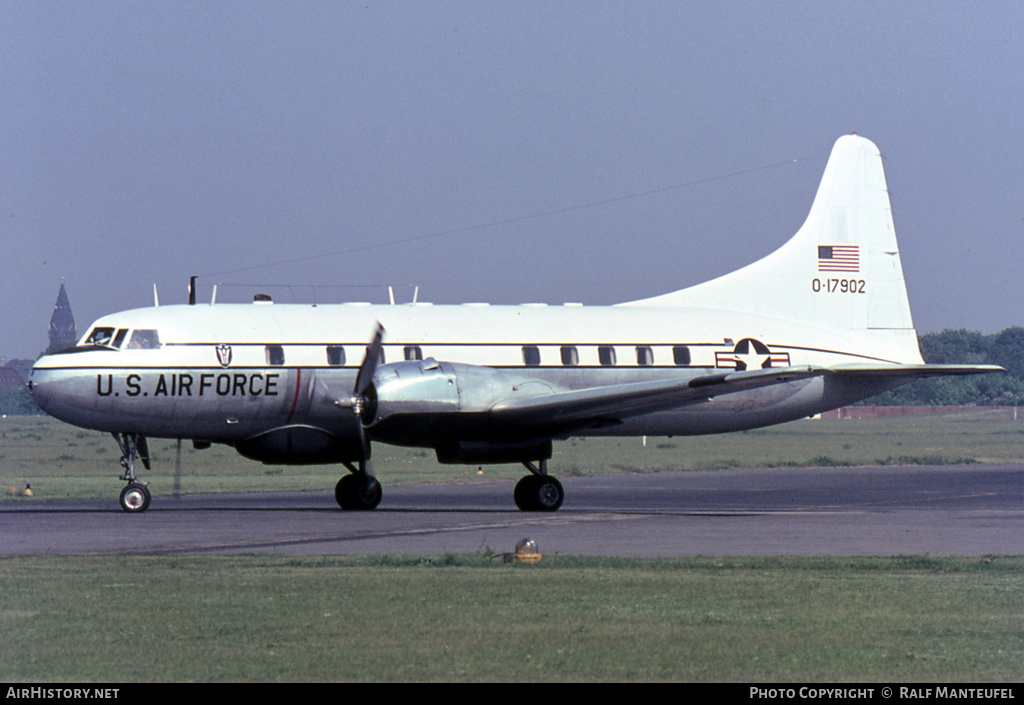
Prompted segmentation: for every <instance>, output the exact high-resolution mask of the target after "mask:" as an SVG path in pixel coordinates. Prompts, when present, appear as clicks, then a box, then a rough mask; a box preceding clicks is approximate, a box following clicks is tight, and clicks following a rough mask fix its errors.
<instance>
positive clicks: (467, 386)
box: [362, 359, 556, 448]
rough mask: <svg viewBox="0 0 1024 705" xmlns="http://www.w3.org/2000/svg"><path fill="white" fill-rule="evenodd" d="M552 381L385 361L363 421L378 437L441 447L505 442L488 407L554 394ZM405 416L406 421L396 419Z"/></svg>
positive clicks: (458, 367) (453, 365)
mask: <svg viewBox="0 0 1024 705" xmlns="http://www.w3.org/2000/svg"><path fill="white" fill-rule="evenodd" d="M555 391H556V388H555V387H553V386H552V385H550V384H548V383H547V382H542V381H540V380H537V379H534V378H530V377H524V376H522V375H520V374H519V373H517V372H508V371H505V370H495V369H493V368H490V367H481V366H478V365H464V364H459V363H449V362H438V361H437V360H434V359H428V360H411V361H407V362H396V363H391V364H388V365H382V366H381V367H380V368H379V369H378V370H377V372H376V373H375V374H374V376H373V384H372V385H371V386H370V389H369V390H368V392H367V400H366V407H365V409H364V411H363V416H362V418H363V423H364V424H365V425H366V426H367V429H368V430H369V431H370V436H371V438H373V439H374V440H383V441H386V442H390V443H398V444H401V445H415V446H422V447H433V448H437V447H440V446H441V445H444V444H447V443H450V442H452V441H453V440H479V441H503V440H513V439H509V438H507V434H508V429H507V428H506V429H503V430H502V431H501V432H502V433H503V434H505V436H506V437H504V438H498V437H492V436H491V435H490V433H491V429H490V428H489V423H488V418H487V415H486V414H487V412H488V411H489V410H490V409H491V407H492V406H494V405H495V404H496V403H497V402H499V401H503V400H506V399H510V398H512V397H516V396H537V395H546V394H551V393H553V392H555ZM397 417H401V419H402V422H401V423H391V421H393V420H394V419H396V418H397Z"/></svg>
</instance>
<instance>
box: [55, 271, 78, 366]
mask: <svg viewBox="0 0 1024 705" xmlns="http://www.w3.org/2000/svg"><path fill="white" fill-rule="evenodd" d="M77 341H78V333H77V332H75V317H74V316H73V315H71V302H70V301H68V292H67V291H66V290H65V289H64V282H63V281H61V283H60V292H58V293H57V303H56V304H54V307H53V315H52V316H50V347H49V351H54V350H59V349H61V348H67V347H70V346H72V345H74V344H75V343H76V342H77Z"/></svg>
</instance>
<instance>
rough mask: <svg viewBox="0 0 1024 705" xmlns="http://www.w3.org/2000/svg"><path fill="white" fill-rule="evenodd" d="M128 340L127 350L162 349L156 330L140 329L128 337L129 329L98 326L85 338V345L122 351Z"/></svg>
mask: <svg viewBox="0 0 1024 705" xmlns="http://www.w3.org/2000/svg"><path fill="white" fill-rule="evenodd" d="M125 338H128V345H127V346H126V348H125V349H127V350H155V349H157V348H159V347H160V336H159V335H158V334H157V332H156V331H155V330H147V329H138V330H134V331H132V334H131V336H130V337H129V336H128V329H127V328H108V327H105V326H97V327H96V328H93V329H92V331H91V332H90V333H89V335H88V336H87V337H86V338H85V341H84V343H83V344H84V345H87V346H99V347H104V348H112V349H114V350H120V349H121V346H122V345H124V341H125Z"/></svg>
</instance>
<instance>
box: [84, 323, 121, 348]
mask: <svg viewBox="0 0 1024 705" xmlns="http://www.w3.org/2000/svg"><path fill="white" fill-rule="evenodd" d="M113 339H114V329H113V328H93V329H92V332H91V333H89V337H88V338H86V339H85V344H86V345H103V346H105V347H110V344H111V341H112V340H113Z"/></svg>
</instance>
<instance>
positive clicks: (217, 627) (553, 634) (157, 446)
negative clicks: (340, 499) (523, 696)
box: [0, 412, 1024, 683]
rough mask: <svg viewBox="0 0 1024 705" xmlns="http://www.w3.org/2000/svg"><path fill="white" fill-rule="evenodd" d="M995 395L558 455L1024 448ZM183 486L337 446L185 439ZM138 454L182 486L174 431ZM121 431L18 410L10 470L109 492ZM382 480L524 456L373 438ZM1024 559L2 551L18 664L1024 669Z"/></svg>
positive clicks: (45, 668)
mask: <svg viewBox="0 0 1024 705" xmlns="http://www.w3.org/2000/svg"><path fill="white" fill-rule="evenodd" d="M1022 440H1024V426H1022V425H1019V424H1017V423H1015V422H1012V421H1005V420H998V419H994V418H990V417H988V416H987V415H986V414H985V412H978V413H974V414H968V415H957V416H941V417H934V416H933V417H913V418H899V419H884V420H878V421H873V420H872V421H851V420H844V421H811V420H808V421H801V422H796V423H792V424H787V425H784V426H779V427H775V428H771V429H765V430H761V431H750V432H746V433H738V434H732V435H728V436H708V437H696V438H671V439H666V438H649V439H647V441H646V445H645V444H644V442H643V441H642V440H641V439H588V440H581V439H572V440H569V441H566V442H564V443H560V444H558V445H556V454H555V458H554V459H553V461H552V468H553V472H555V473H556V474H561V475H574V474H576V475H581V474H600V473H615V472H656V471H662V470H698V469H716V468H728V467H757V466H761V467H779V466H801V465H805V466H820V465H824V466H837V465H866V464H890V463H917V462H927V463H954V462H956V463H959V462H1008V463H1009V462H1022V461H1024V444H1022V443H1021V441H1022ZM184 446H185V447H184V451H183V462H182V484H183V490H184V491H186V492H215V491H242V490H292V489H315V490H322V489H323V488H325V487H331V486H333V484H334V482H335V481H336V480H337V478H338V476H339V474H340V473H339V469H338V468H336V467H332V466H314V467H306V468H303V467H276V466H274V467H272V466H264V465H260V464H259V463H254V462H252V461H248V460H245V459H244V458H241V457H240V456H238V455H237V454H236V453H234V451H232V450H231V449H228V448H218V447H214V448H211V449H209V450H205V451H195V450H193V449H191V447H190V445H189V444H187V443H186V444H184ZM151 450H152V453H153V459H154V468H153V470H152V471H150V472H146V473H145V474H144V477H145V479H147V480H149V481H150V482H151V486H152V487H153V489H154V491H155V492H156V493H157V494H166V493H169V492H171V490H172V480H173V473H174V463H175V444H174V443H173V442H167V441H160V440H155V441H152V442H151ZM117 460H118V453H117V450H116V445H115V444H114V442H113V440H112V439H111V438H110V437H109V436H107V435H105V434H100V433H94V432H88V431H82V430H79V429H75V428H73V427H70V426H67V425H64V424H61V423H59V422H56V421H54V420H51V419H46V418H25V417H9V418H3V419H0V487H8V486H9V487H13V488H15V489H21V488H22V487H24V485H25V483H31V484H32V487H33V490H34V493H35V497H34V498H31V499H29V498H27V497H19V496H16V495H7V494H6V493H4V495H3V496H4V497H5V499H6V500H7V501H23V502H28V501H39V500H42V499H56V498H64V497H74V498H86V497H100V498H111V497H114V496H115V495H116V492H117V491H118V490H119V488H120V484H121V483H120V482H119V481H118V480H117V475H118V474H119V468H118V463H117ZM374 460H375V472H376V473H377V474H378V475H379V476H380V477H381V479H382V481H383V482H384V483H385V484H390V485H396V484H403V483H411V482H431V481H433V482H478V481H487V480H490V479H496V478H513V477H518V476H519V475H521V474H522V470H521V469H520V468H518V467H516V466H498V467H491V466H485V467H483V468H480V469H478V468H476V467H462V466H441V465H438V464H437V463H436V462H435V460H434V457H433V454H432V453H429V452H425V451H420V450H408V449H393V448H389V447H387V446H377V447H375V449H374ZM1022 625H1024V559H1022V558H1020V557H988V558H982V559H976V558H952V557H935V556H910V557H895V558H852V559H851V558H843V559H839V558H765V559H712V558H696V559H678V560H653V559H652V560H640V559H636V560H633V559H614V558H607V559H596V558H575V557H570V556H545V557H544V558H543V559H542V560H541V562H540V563H539V564H537V565H520V564H512V565H506V564H504V563H503V562H502V561H501V559H500V557H498V556H495V555H494V554H493V553H492V552H491V551H490V550H489V549H487V548H486V547H484V548H482V549H481V551H480V552H479V553H478V554H474V555H442V556H368V557H348V556H324V557H318V558H286V557H278V556H203V557H199V556H195V557H193V556H185V557H125V556H71V557H68V556H59V557H58V556H34V557H5V558H0V636H2V639H0V680H6V681H8V682H32V683H39V682H43V681H50V682H106V683H111V682H114V683H123V682H142V681H175V682H177V681H204V682H206V681H275V680H284V681H378V682H379V681H453V680H456V681H501V682H511V681H714V682H730V681H737V682H738V681H747V682H812V681H824V682H837V681H846V682H878V681H886V682H924V681H927V682H965V681H975V682H994V681H1008V682H1015V681H1019V680H1020V679H1021V677H1022V675H1024V626H1022Z"/></svg>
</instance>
